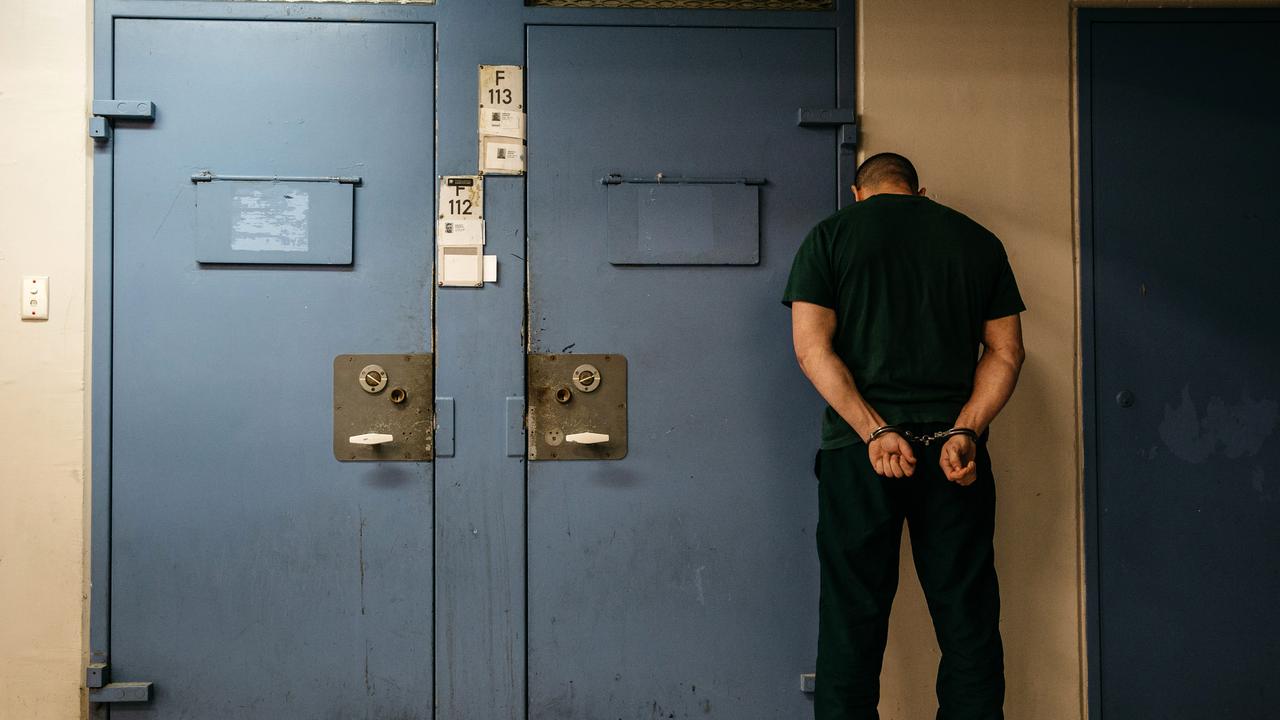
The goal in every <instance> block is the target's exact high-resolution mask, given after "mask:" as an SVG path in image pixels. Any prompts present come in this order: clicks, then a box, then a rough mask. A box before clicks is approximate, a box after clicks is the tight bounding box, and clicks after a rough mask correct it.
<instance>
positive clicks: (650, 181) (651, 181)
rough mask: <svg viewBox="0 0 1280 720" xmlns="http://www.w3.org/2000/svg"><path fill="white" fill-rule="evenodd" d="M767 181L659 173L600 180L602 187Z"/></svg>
mask: <svg viewBox="0 0 1280 720" xmlns="http://www.w3.org/2000/svg"><path fill="white" fill-rule="evenodd" d="M766 182H768V181H767V180H765V179H764V178H760V177H740V178H733V177H684V176H682V175H667V174H665V173H658V174H657V175H654V176H653V177H623V176H621V175H619V174H617V173H609V174H608V175H605V176H604V177H602V178H600V184H601V185H622V184H623V183H628V184H640V185H764V184H765V183H766Z"/></svg>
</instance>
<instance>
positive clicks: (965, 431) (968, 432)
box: [867, 425, 978, 447]
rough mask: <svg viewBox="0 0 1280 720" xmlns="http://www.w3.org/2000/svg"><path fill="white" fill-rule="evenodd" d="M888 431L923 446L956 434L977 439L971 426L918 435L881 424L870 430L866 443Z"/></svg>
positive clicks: (895, 426)
mask: <svg viewBox="0 0 1280 720" xmlns="http://www.w3.org/2000/svg"><path fill="white" fill-rule="evenodd" d="M888 433H894V434H895V435H901V436H902V437H904V438H906V440H907V442H910V443H917V444H920V445H923V446H925V447H929V446H930V445H932V444H933V443H935V442H938V441H939V440H946V439H948V438H951V437H955V436H956V435H964V436H965V437H967V438H969V439H970V440H974V441H977V439H978V433H977V432H975V431H974V430H973V429H972V428H962V427H953V428H951V429H949V430H939V431H938V432H935V433H930V434H928V435H920V434H917V433H913V432H911V431H910V430H907V429H906V428H901V427H898V426H897V425H881V426H880V427H878V428H876V429H875V430H872V431H871V435H869V436H868V437H867V444H868V445H870V444H871V443H872V441H874V440H875V439H876V438H878V437H880V436H881V435H886V434H888Z"/></svg>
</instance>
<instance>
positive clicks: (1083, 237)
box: [1074, 7, 1278, 720]
mask: <svg viewBox="0 0 1280 720" xmlns="http://www.w3.org/2000/svg"><path fill="white" fill-rule="evenodd" d="M1277 17H1278V15H1277V11H1276V9H1275V8H1270V9H1267V8H1185V7H1183V8H1138V9H1130V8H1106V7H1091V8H1080V9H1078V10H1077V11H1076V18H1075V23H1074V24H1075V37H1076V51H1075V57H1074V60H1075V80H1076V90H1075V101H1076V120H1075V123H1076V130H1077V132H1078V138H1079V139H1078V142H1077V146H1076V152H1077V156H1076V158H1075V160H1076V171H1077V188H1078V193H1079V195H1078V201H1079V215H1078V222H1079V233H1080V236H1079V242H1080V259H1079V262H1080V373H1081V374H1080V411H1081V431H1082V441H1083V448H1082V449H1083V482H1084V486H1083V493H1084V580H1085V588H1084V601H1085V628H1084V640H1085V663H1086V674H1085V679H1086V685H1087V688H1088V693H1087V698H1086V700H1087V710H1088V717H1090V718H1093V719H1094V720H1100V719H1101V718H1102V717H1103V715H1102V690H1103V680H1102V632H1101V629H1102V623H1103V622H1104V619H1103V617H1102V615H1101V611H1102V589H1101V587H1100V578H1101V574H1100V570H1101V568H1100V563H1101V556H1102V550H1103V548H1102V544H1101V536H1100V531H1101V527H1100V523H1099V520H1100V518H1099V514H1100V512H1101V503H1100V497H1099V496H1100V491H1101V476H1100V472H1099V468H1098V463H1099V455H1098V449H1099V448H1098V441H1099V433H1098V416H1099V410H1100V409H1101V407H1102V405H1103V402H1104V400H1105V399H1104V398H1103V397H1101V396H1100V394H1099V393H1100V392H1101V391H1102V389H1100V388H1099V387H1098V384H1097V338H1096V336H1095V331H1096V328H1097V325H1096V320H1095V318H1096V313H1097V310H1098V307H1097V304H1096V294H1095V290H1096V284H1095V283H1096V280H1095V278H1096V272H1095V267H1094V259H1095V256H1094V249H1095V243H1096V238H1095V236H1094V226H1093V175H1092V172H1093V161H1092V153H1093V135H1092V118H1093V116H1092V112H1093V104H1092V81H1093V77H1092V70H1093V65H1092V61H1091V58H1092V55H1091V53H1092V40H1093V28H1094V26H1096V25H1099V24H1104V23H1136V22H1145V23H1151V22H1160V23H1182V22H1248V21H1253V20H1269V21H1275V20H1276V19H1277Z"/></svg>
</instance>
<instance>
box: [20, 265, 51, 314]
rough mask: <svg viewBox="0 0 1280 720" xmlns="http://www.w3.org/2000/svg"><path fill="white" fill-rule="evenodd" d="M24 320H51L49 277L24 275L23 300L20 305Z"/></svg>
mask: <svg viewBox="0 0 1280 720" xmlns="http://www.w3.org/2000/svg"><path fill="white" fill-rule="evenodd" d="M19 309H20V310H21V311H22V319H23V320H48V319H49V276H48V275H24V276H23V278H22V300H21V301H20V303H19Z"/></svg>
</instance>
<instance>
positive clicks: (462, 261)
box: [436, 245, 484, 287]
mask: <svg viewBox="0 0 1280 720" xmlns="http://www.w3.org/2000/svg"><path fill="white" fill-rule="evenodd" d="M483 253H484V248H481V247H479V246H477V245H457V246H448V245H442V246H441V247H440V250H439V254H438V258H437V262H436V268H437V272H438V273H439V276H440V284H441V285H442V286H452V287H480V286H482V285H484V255H483Z"/></svg>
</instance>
